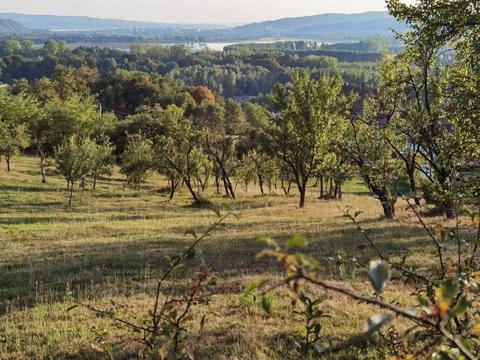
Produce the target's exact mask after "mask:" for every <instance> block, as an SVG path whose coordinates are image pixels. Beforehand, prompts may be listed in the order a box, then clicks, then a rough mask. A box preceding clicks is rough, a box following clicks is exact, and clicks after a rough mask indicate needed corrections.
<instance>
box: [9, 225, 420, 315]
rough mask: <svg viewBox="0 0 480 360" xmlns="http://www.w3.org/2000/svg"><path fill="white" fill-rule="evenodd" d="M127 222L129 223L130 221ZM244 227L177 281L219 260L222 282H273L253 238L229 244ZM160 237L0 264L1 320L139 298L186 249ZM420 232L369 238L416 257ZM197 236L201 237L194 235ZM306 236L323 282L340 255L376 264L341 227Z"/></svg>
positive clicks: (224, 234) (213, 240) (211, 242)
mask: <svg viewBox="0 0 480 360" xmlns="http://www.w3.org/2000/svg"><path fill="white" fill-rule="evenodd" d="M141 218H145V216H142V217H141ZM130 219H131V220H135V219H136V217H135V216H132V217H131V218H130ZM58 220H59V219H58V218H57V219H56V221H58ZM17 221H18V219H17ZM271 225H272V229H275V228H279V227H281V225H282V223H281V222H277V223H275V222H272V224H271ZM243 227H245V228H246V229H249V228H251V224H248V223H247V224H240V225H232V224H229V225H226V226H221V227H219V228H218V229H217V231H216V232H215V233H214V234H213V235H212V237H208V238H207V239H205V242H204V243H202V244H201V245H200V247H199V249H200V250H201V252H197V254H196V257H195V258H194V259H193V260H192V261H191V262H189V263H188V264H186V266H185V267H184V271H183V273H182V276H187V275H188V272H189V271H193V270H195V269H197V268H198V266H199V265H200V264H202V262H203V261H205V262H206V263H209V261H211V260H213V259H214V258H215V257H217V256H218V255H219V254H222V255H221V257H220V258H219V260H218V261H217V262H216V264H215V271H216V272H217V274H218V275H219V276H220V277H224V278H225V279H227V280H228V279H235V278H236V277H238V276H242V275H273V274H278V273H279V272H280V269H279V268H278V266H277V264H275V262H274V261H273V260H272V259H265V260H263V261H259V262H257V261H255V255H256V254H257V253H258V252H259V251H261V250H262V249H263V248H264V247H265V245H263V244H261V243H259V242H258V241H257V239H256V238H235V232H236V231H237V230H242V228H243ZM205 228H206V226H205ZM164 230H165V231H167V232H168V233H172V232H173V233H174V234H175V235H174V236H172V239H171V240H163V239H160V240H152V239H151V234H150V239H141V238H138V239H136V240H129V241H122V242H120V243H115V241H111V242H108V243H86V244H85V243H84V244H77V243H76V242H72V243H71V244H68V245H62V247H59V248H52V249H49V250H44V251H40V252H38V251H36V252H32V253H28V254H27V255H25V256H24V257H23V258H20V259H17V260H16V261H12V262H5V261H3V264H1V263H0V312H3V311H5V309H6V308H7V303H10V305H13V306H18V307H29V306H34V305H35V304H37V303H38V302H39V301H40V302H47V303H48V302H52V301H58V300H61V299H63V297H64V296H65V293H66V292H67V290H68V289H69V290H71V291H73V292H74V294H75V295H76V296H77V297H79V298H95V297H99V296H109V295H112V294H114V295H128V294H133V293H144V292H145V291H146V290H150V289H151V287H152V285H153V284H154V282H155V279H158V277H159V276H160V275H161V274H162V271H163V270H164V269H165V268H166V258H165V257H166V256H178V255H180V254H181V253H182V252H183V251H184V250H185V249H186V248H187V246H188V245H189V244H190V243H191V240H190V239H188V238H186V237H185V235H184V227H183V226H179V225H176V224H172V226H171V228H168V229H164ZM243 230H245V229H243ZM418 232H419V229H418V228H416V227H407V226H403V225H402V226H400V225H399V224H388V226H386V227H384V228H380V229H375V230H374V234H372V236H373V237H374V239H375V241H376V243H377V246H379V247H380V248H381V249H384V250H385V252H386V253H391V254H399V253H409V252H415V251H416V252H418V251H419V249H422V251H425V247H426V246H427V244H428V240H427V239H423V238H421V239H420V240H419V238H418ZM198 233H199V234H200V233H202V232H201V231H200V230H199V231H198ZM392 234H401V236H402V241H401V242H395V235H392ZM112 235H113V236H114V233H112ZM266 235H271V236H272V237H274V238H275V239H277V240H279V241H280V242H284V241H285V240H286V239H287V238H288V237H289V236H290V235H291V234H289V233H287V230H279V231H277V232H276V233H273V234H266ZM305 236H306V238H307V239H309V241H310V245H309V246H308V247H307V248H306V249H305V252H306V253H308V254H309V255H312V256H314V257H316V258H318V259H319V260H320V262H321V264H322V270H323V271H324V272H325V274H326V275H325V276H326V277H327V278H335V277H336V276H338V271H337V270H338V269H336V266H335V264H331V263H330V262H329V261H327V260H326V259H327V258H328V257H334V256H336V255H337V254H338V252H339V251H343V252H345V253H346V254H348V256H355V257H357V258H358V259H359V263H360V265H365V264H367V262H368V260H369V259H371V258H373V257H374V256H375V253H374V252H373V251H372V250H371V249H363V250H359V245H364V244H365V242H364V240H363V238H362V237H361V234H359V233H358V231H357V230H356V229H354V228H353V227H352V226H345V227H342V230H341V231H338V229H336V228H335V227H333V226H332V227H331V228H328V229H324V230H323V231H322V233H321V234H319V233H313V232H311V233H306V234H305ZM365 266H366V265H365ZM236 291H238V289H236Z"/></svg>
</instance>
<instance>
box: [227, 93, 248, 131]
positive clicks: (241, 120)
mask: <svg viewBox="0 0 480 360" xmlns="http://www.w3.org/2000/svg"><path fill="white" fill-rule="evenodd" d="M225 127H226V132H227V134H230V135H241V134H245V133H246V131H247V130H248V123H247V120H246V118H245V114H244V112H243V110H242V106H241V105H240V103H239V102H238V101H235V100H233V99H228V100H227V101H226V102H225Z"/></svg>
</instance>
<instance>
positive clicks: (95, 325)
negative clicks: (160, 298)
mask: <svg viewBox="0 0 480 360" xmlns="http://www.w3.org/2000/svg"><path fill="white" fill-rule="evenodd" d="M12 166H13V169H12V172H10V173H7V172H6V171H5V170H4V169H0V314H1V315H0V359H31V358H37V359H44V358H55V359H58V358H85V359H91V358H109V356H113V357H114V358H123V357H127V356H128V354H132V353H133V354H134V353H135V351H137V350H138V344H136V343H134V342H132V341H131V333H130V332H129V331H128V330H125V329H124V328H121V327H118V326H114V325H113V324H112V323H111V322H109V321H108V320H107V319H101V318H97V317H95V316H93V315H92V314H90V313H88V312H85V311H83V310H75V311H72V312H67V311H66V310H67V308H68V307H69V306H70V305H71V301H72V300H71V297H73V299H75V301H83V302H85V301H86V302H91V303H92V304H95V305H96V306H102V305H105V304H108V300H109V299H113V300H115V301H116V303H118V304H124V305H125V306H126V307H125V308H124V312H125V316H131V317H133V318H135V319H134V320H139V321H141V320H142V316H143V314H146V313H147V309H148V308H149V307H150V306H151V304H152V297H153V295H152V294H153V291H154V287H155V283H156V280H157V279H158V278H159V276H160V275H161V274H162V271H163V270H164V269H165V267H166V261H165V257H166V256H173V255H177V254H179V253H181V252H182V251H183V250H184V249H185V248H186V247H187V246H188V245H189V244H190V243H191V241H192V240H191V237H188V236H186V235H185V231H186V230H188V229H194V230H195V231H196V232H197V233H199V234H200V233H202V232H203V231H205V230H206V229H207V228H208V226H209V225H211V224H212V223H213V222H214V221H215V220H216V219H217V218H216V215H215V214H214V212H213V211H211V210H208V209H201V208H200V209H199V208H194V207H191V206H190V205H191V200H190V198H189V196H188V192H187V191H186V189H181V190H180V193H179V194H178V195H177V196H176V197H175V199H174V200H173V201H168V198H167V194H165V193H163V192H162V191H160V190H161V189H163V188H165V187H166V186H167V184H166V182H165V181H164V180H163V179H162V178H161V177H160V176H158V175H156V174H152V175H151V176H150V177H149V178H148V181H147V183H146V184H144V185H143V186H142V189H141V190H140V191H134V190H132V189H128V188H126V189H124V188H123V183H122V179H121V176H120V175H119V174H118V173H115V174H114V176H113V177H112V179H111V180H108V179H103V180H101V181H100V182H99V184H98V188H97V191H96V192H95V193H93V192H92V191H90V190H88V186H89V184H87V190H77V191H76V193H75V195H74V202H73V208H68V207H67V205H66V204H67V194H66V192H65V183H64V181H62V179H60V178H59V177H58V176H55V175H52V176H50V177H49V178H48V183H47V184H42V183H41V182H40V175H39V173H38V171H37V166H38V165H37V161H36V160H35V159H33V158H29V157H21V158H19V159H16V161H15V162H14V163H13V165H12ZM240 188H241V187H240V186H239V187H238V189H240ZM250 188H251V189H250V193H248V194H246V193H243V192H241V191H240V190H239V194H238V200H237V201H232V200H229V199H226V198H224V197H222V196H217V195H215V189H214V188H213V186H212V187H211V188H210V189H209V190H208V196H209V197H211V199H212V201H213V202H214V203H215V204H216V205H217V206H219V207H220V208H222V209H224V211H225V209H232V210H234V211H236V212H238V214H239V217H238V219H237V218H234V217H231V218H229V219H228V220H227V221H226V223H225V224H224V225H223V226H221V227H219V228H218V229H217V231H215V232H214V233H213V234H212V235H211V236H209V237H207V238H206V239H205V241H204V242H203V243H202V244H201V245H200V248H199V250H200V251H201V254H202V256H203V257H204V258H205V259H206V261H208V260H209V259H213V258H215V257H217V256H218V255H219V254H222V255H221V256H220V259H219V261H218V262H217V263H216V265H215V271H216V274H217V276H218V278H219V282H218V290H219V294H218V295H216V296H214V298H213V300H212V303H211V304H209V305H208V306H206V305H205V306H204V305H202V306H201V307H200V308H199V310H198V312H196V313H195V319H194V321H193V322H192V328H193V333H192V336H193V338H192V341H193V342H194V344H195V352H196V354H197V357H198V358H201V359H210V358H211V359H288V358H294V356H295V353H294V350H293V347H292V338H293V337H295V336H297V335H298V334H299V332H300V331H301V323H300V321H299V320H298V319H297V318H296V316H295V315H294V314H293V313H292V309H291V305H290V301H291V294H290V293H289V292H288V290H286V289H280V290H278V294H277V298H278V311H277V312H278V314H277V315H276V316H274V317H271V318H269V317H265V315H264V314H263V313H262V312H261V310H260V308H258V306H256V305H255V306H253V308H252V307H250V308H249V309H246V308H245V306H244V305H242V304H241V291H242V287H243V286H244V285H245V284H246V283H248V282H251V281H254V280H259V279H265V278H274V279H278V273H279V269H278V267H277V266H276V264H274V263H272V262H271V261H262V262H256V261H255V254H256V253H257V252H258V251H260V250H261V249H262V245H261V244H259V243H258V242H257V240H256V239H257V238H258V237H260V236H264V235H267V236H271V237H274V238H276V239H278V240H279V241H284V240H285V239H287V238H288V237H289V236H291V235H292V234H297V233H301V234H304V235H305V236H306V238H307V239H308V240H309V246H308V247H307V249H306V251H307V252H308V253H309V254H311V255H313V256H315V257H317V258H318V259H320V261H321V263H322V266H323V270H324V276H325V278H328V279H331V280H338V281H340V280H341V271H340V269H339V267H338V265H337V264H336V263H335V262H332V261H329V260H328V258H330V257H335V256H338V255H339V254H341V256H343V257H352V256H355V257H356V258H358V259H359V263H360V267H361V269H365V268H366V265H367V263H368V261H369V260H370V259H371V258H373V257H375V254H374V253H373V252H372V251H371V250H369V249H364V246H363V245H365V242H364V239H363V238H362V236H361V234H359V232H358V231H357V230H356V228H355V227H354V226H353V225H352V224H351V223H350V222H349V221H348V220H347V219H345V218H344V217H342V210H344V209H346V208H347V207H349V208H352V209H355V210H357V209H358V210H363V211H364V213H363V215H362V218H361V224H362V226H364V227H366V228H369V229H371V236H372V237H373V238H374V239H375V241H376V242H377V245H378V246H379V247H380V248H381V249H382V250H383V251H385V252H386V253H387V254H391V255H392V256H394V257H398V258H400V257H401V256H403V255H404V254H405V255H409V261H411V262H414V263H417V264H418V265H419V266H420V267H428V266H430V265H431V263H430V262H429V261H428V257H429V256H428V255H429V253H433V252H434V249H433V248H432V247H431V244H430V242H429V240H428V238H427V237H426V236H425V235H424V233H423V232H422V231H421V228H420V226H419V224H418V223H417V221H416V220H415V219H414V218H413V217H412V214H409V213H408V212H406V211H405V210H404V206H401V205H400V206H399V211H398V213H399V220H396V221H391V222H387V221H383V220H381V214H382V212H381V207H380V204H379V203H378V201H377V200H375V199H373V198H371V197H369V196H368V191H367V189H366V188H365V186H364V185H363V184H362V183H361V182H360V181H359V180H354V181H350V182H348V183H347V184H346V185H345V187H344V198H343V200H342V201H326V200H318V199H317V197H318V189H311V191H310V192H309V194H308V201H307V206H306V208H305V209H302V210H300V209H298V208H297V202H298V199H297V197H296V196H295V194H294V192H293V191H292V196H289V197H286V196H284V195H282V190H281V189H280V188H279V189H278V191H276V192H274V193H272V194H269V195H266V196H261V195H260V194H259V191H258V189H254V186H253V185H252V186H251V187H250ZM428 221H430V222H432V223H434V222H435V221H436V219H429V220H428ZM199 261H200V260H199V259H198V258H197V259H194V260H192V262H191V263H189V264H188V267H190V268H192V269H193V268H195V267H196V266H197V265H198V264H199ZM353 286H355V287H357V288H358V289H359V290H364V291H368V289H369V286H368V282H367V281H366V277H365V271H364V270H362V271H360V274H359V277H358V280H357V281H355V282H353ZM311 290H312V291H315V290H314V289H311ZM389 291H390V293H388V294H387V295H389V296H391V298H394V299H396V300H397V301H399V302H402V301H403V302H405V303H407V302H408V293H409V291H408V289H405V288H403V287H402V286H400V285H399V286H398V287H392V289H390V290H389ZM67 295H68V296H67ZM107 306H108V305H107ZM324 306H325V307H326V310H327V312H328V313H329V314H331V315H332V318H331V319H327V320H325V324H324V331H323V336H324V344H325V347H326V348H327V349H328V348H332V349H336V350H335V352H334V353H328V352H327V353H326V355H325V358H326V359H327V358H328V359H335V358H338V359H347V358H371V359H377V358H381V356H382V345H381V344H380V343H378V344H376V345H375V346H373V348H372V347H368V346H367V345H368V344H367V340H366V339H365V338H364V337H363V336H362V334H363V325H364V320H365V318H366V317H367V316H368V315H369V314H370V313H371V312H372V308H371V307H369V306H367V305H357V304H356V303H353V302H350V301H349V300H346V299H345V298H342V297H339V296H337V295H334V294H328V298H327V300H326V302H325V305H324ZM203 314H207V315H208V316H207V319H208V322H207V324H206V327H205V329H204V331H203V332H202V333H200V332H199V329H198V328H199V326H198V323H199V321H200V318H201V317H202V316H203ZM352 336H353V339H354V340H351V338H352ZM352 341H353V343H352ZM99 347H100V348H102V349H104V350H105V351H104V352H99ZM372 349H373V350H372ZM107 350H108V351H107ZM109 351H112V354H109Z"/></svg>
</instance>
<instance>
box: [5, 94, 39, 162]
mask: <svg viewBox="0 0 480 360" xmlns="http://www.w3.org/2000/svg"><path fill="white" fill-rule="evenodd" d="M40 116H41V115H40V110H39V107H38V104H37V102H36V101H35V100H34V99H33V98H32V97H30V96H26V95H23V94H19V95H12V94H9V93H8V92H6V91H1V92H0V155H3V156H4V157H5V160H6V163H7V169H8V171H10V168H11V158H12V157H13V156H15V155H18V154H19V153H20V151H21V150H23V149H25V148H26V147H27V146H28V145H29V144H30V136H29V133H28V127H29V126H30V124H31V123H32V122H35V121H36V120H37V119H38V118H39V117H40Z"/></svg>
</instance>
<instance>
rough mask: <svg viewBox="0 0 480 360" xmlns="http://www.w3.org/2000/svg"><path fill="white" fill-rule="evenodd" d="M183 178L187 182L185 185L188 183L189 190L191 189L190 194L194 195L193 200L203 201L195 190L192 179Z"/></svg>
mask: <svg viewBox="0 0 480 360" xmlns="http://www.w3.org/2000/svg"><path fill="white" fill-rule="evenodd" d="M183 180H184V181H183V182H184V183H185V185H187V188H188V191H190V194H191V195H192V198H193V201H195V202H196V203H202V202H203V199H202V198H200V196H199V195H198V194H197V193H196V192H195V190H193V187H192V183H191V182H190V179H187V178H184V179H183Z"/></svg>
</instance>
